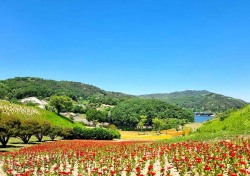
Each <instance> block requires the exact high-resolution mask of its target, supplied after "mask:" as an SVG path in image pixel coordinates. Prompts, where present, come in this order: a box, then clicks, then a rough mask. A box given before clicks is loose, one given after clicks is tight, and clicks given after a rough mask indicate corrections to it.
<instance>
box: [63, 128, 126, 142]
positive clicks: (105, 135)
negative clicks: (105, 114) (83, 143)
mask: <svg viewBox="0 0 250 176" xmlns="http://www.w3.org/2000/svg"><path fill="white" fill-rule="evenodd" d="M120 137H121V134H120V133H119V131H118V130H111V129H105V128H80V127H74V128H73V130H72V131H71V132H70V133H69V134H68V135H66V136H64V138H65V139H93V140H112V139H119V138H120Z"/></svg>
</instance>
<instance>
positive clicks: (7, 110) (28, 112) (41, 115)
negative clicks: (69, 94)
mask: <svg viewBox="0 0 250 176" xmlns="http://www.w3.org/2000/svg"><path fill="white" fill-rule="evenodd" d="M0 112H1V113H2V114H4V115H8V116H12V115H13V116H15V117H19V118H25V119H27V118H34V119H38V120H46V121H49V122H50V123H51V125H54V126H58V127H70V128H73V127H76V126H78V127H83V125H81V124H80V123H77V122H73V121H71V120H70V119H68V118H66V117H63V116H58V115H56V114H55V113H53V112H49V111H46V110H43V109H40V108H36V107H30V106H24V105H18V104H13V103H10V102H7V101H0Z"/></svg>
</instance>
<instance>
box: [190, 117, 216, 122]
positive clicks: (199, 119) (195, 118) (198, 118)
mask: <svg viewBox="0 0 250 176" xmlns="http://www.w3.org/2000/svg"><path fill="white" fill-rule="evenodd" d="M212 118H213V117H212V116H194V121H195V122H205V121H207V120H209V119H212Z"/></svg>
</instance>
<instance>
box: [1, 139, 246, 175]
mask: <svg viewBox="0 0 250 176" xmlns="http://www.w3.org/2000/svg"><path fill="white" fill-rule="evenodd" d="M1 165H2V169H3V170H2V171H3V172H4V173H5V174H6V175H8V176H9V175H16V176H22V175H23V176H29V175H39V176H40V175H50V176H52V175H53V176H57V175H58V176H59V175H75V176H85V175H93V176H94V175H124V176H125V175H135V176H137V175H138V176H139V175H140V176H143V175H145V176H146V175H190V176H191V175H231V176H234V175H239V176H240V175H248V174H250V170H249V166H250V139H246V138H244V139H243V138H236V139H233V140H230V141H229V140H228V141H217V142H211V143H205V142H198V141H196V142H182V143H175V144H167V143H160V142H150V141H149V142H145V141H143V142H142V141H121V142H116V141H85V140H71V141H57V142H49V143H44V144H40V145H36V146H32V147H27V148H22V149H20V150H18V151H14V152H7V153H1Z"/></svg>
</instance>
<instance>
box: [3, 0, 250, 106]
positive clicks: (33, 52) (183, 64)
mask: <svg viewBox="0 0 250 176" xmlns="http://www.w3.org/2000/svg"><path fill="white" fill-rule="evenodd" d="M249 9H250V1H249V0H171V1H170V0H74V1H70V0H48V1H45V0H22V1H19V0H1V3H0V79H1V80H2V79H7V78H13V77H16V76H33V77H41V78H46V79H55V80H69V81H79V82H83V83H87V84H92V85H95V86H98V87H100V88H102V89H104V90H110V91H119V92H124V93H129V94H146V93H160V92H161V93H167V92H172V91H182V90H187V89H189V90H190V89H192V90H203V89H206V90H209V91H212V92H216V93H221V94H224V95H227V96H232V97H235V98H240V99H243V100H246V101H249V102H250V10H249Z"/></svg>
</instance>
